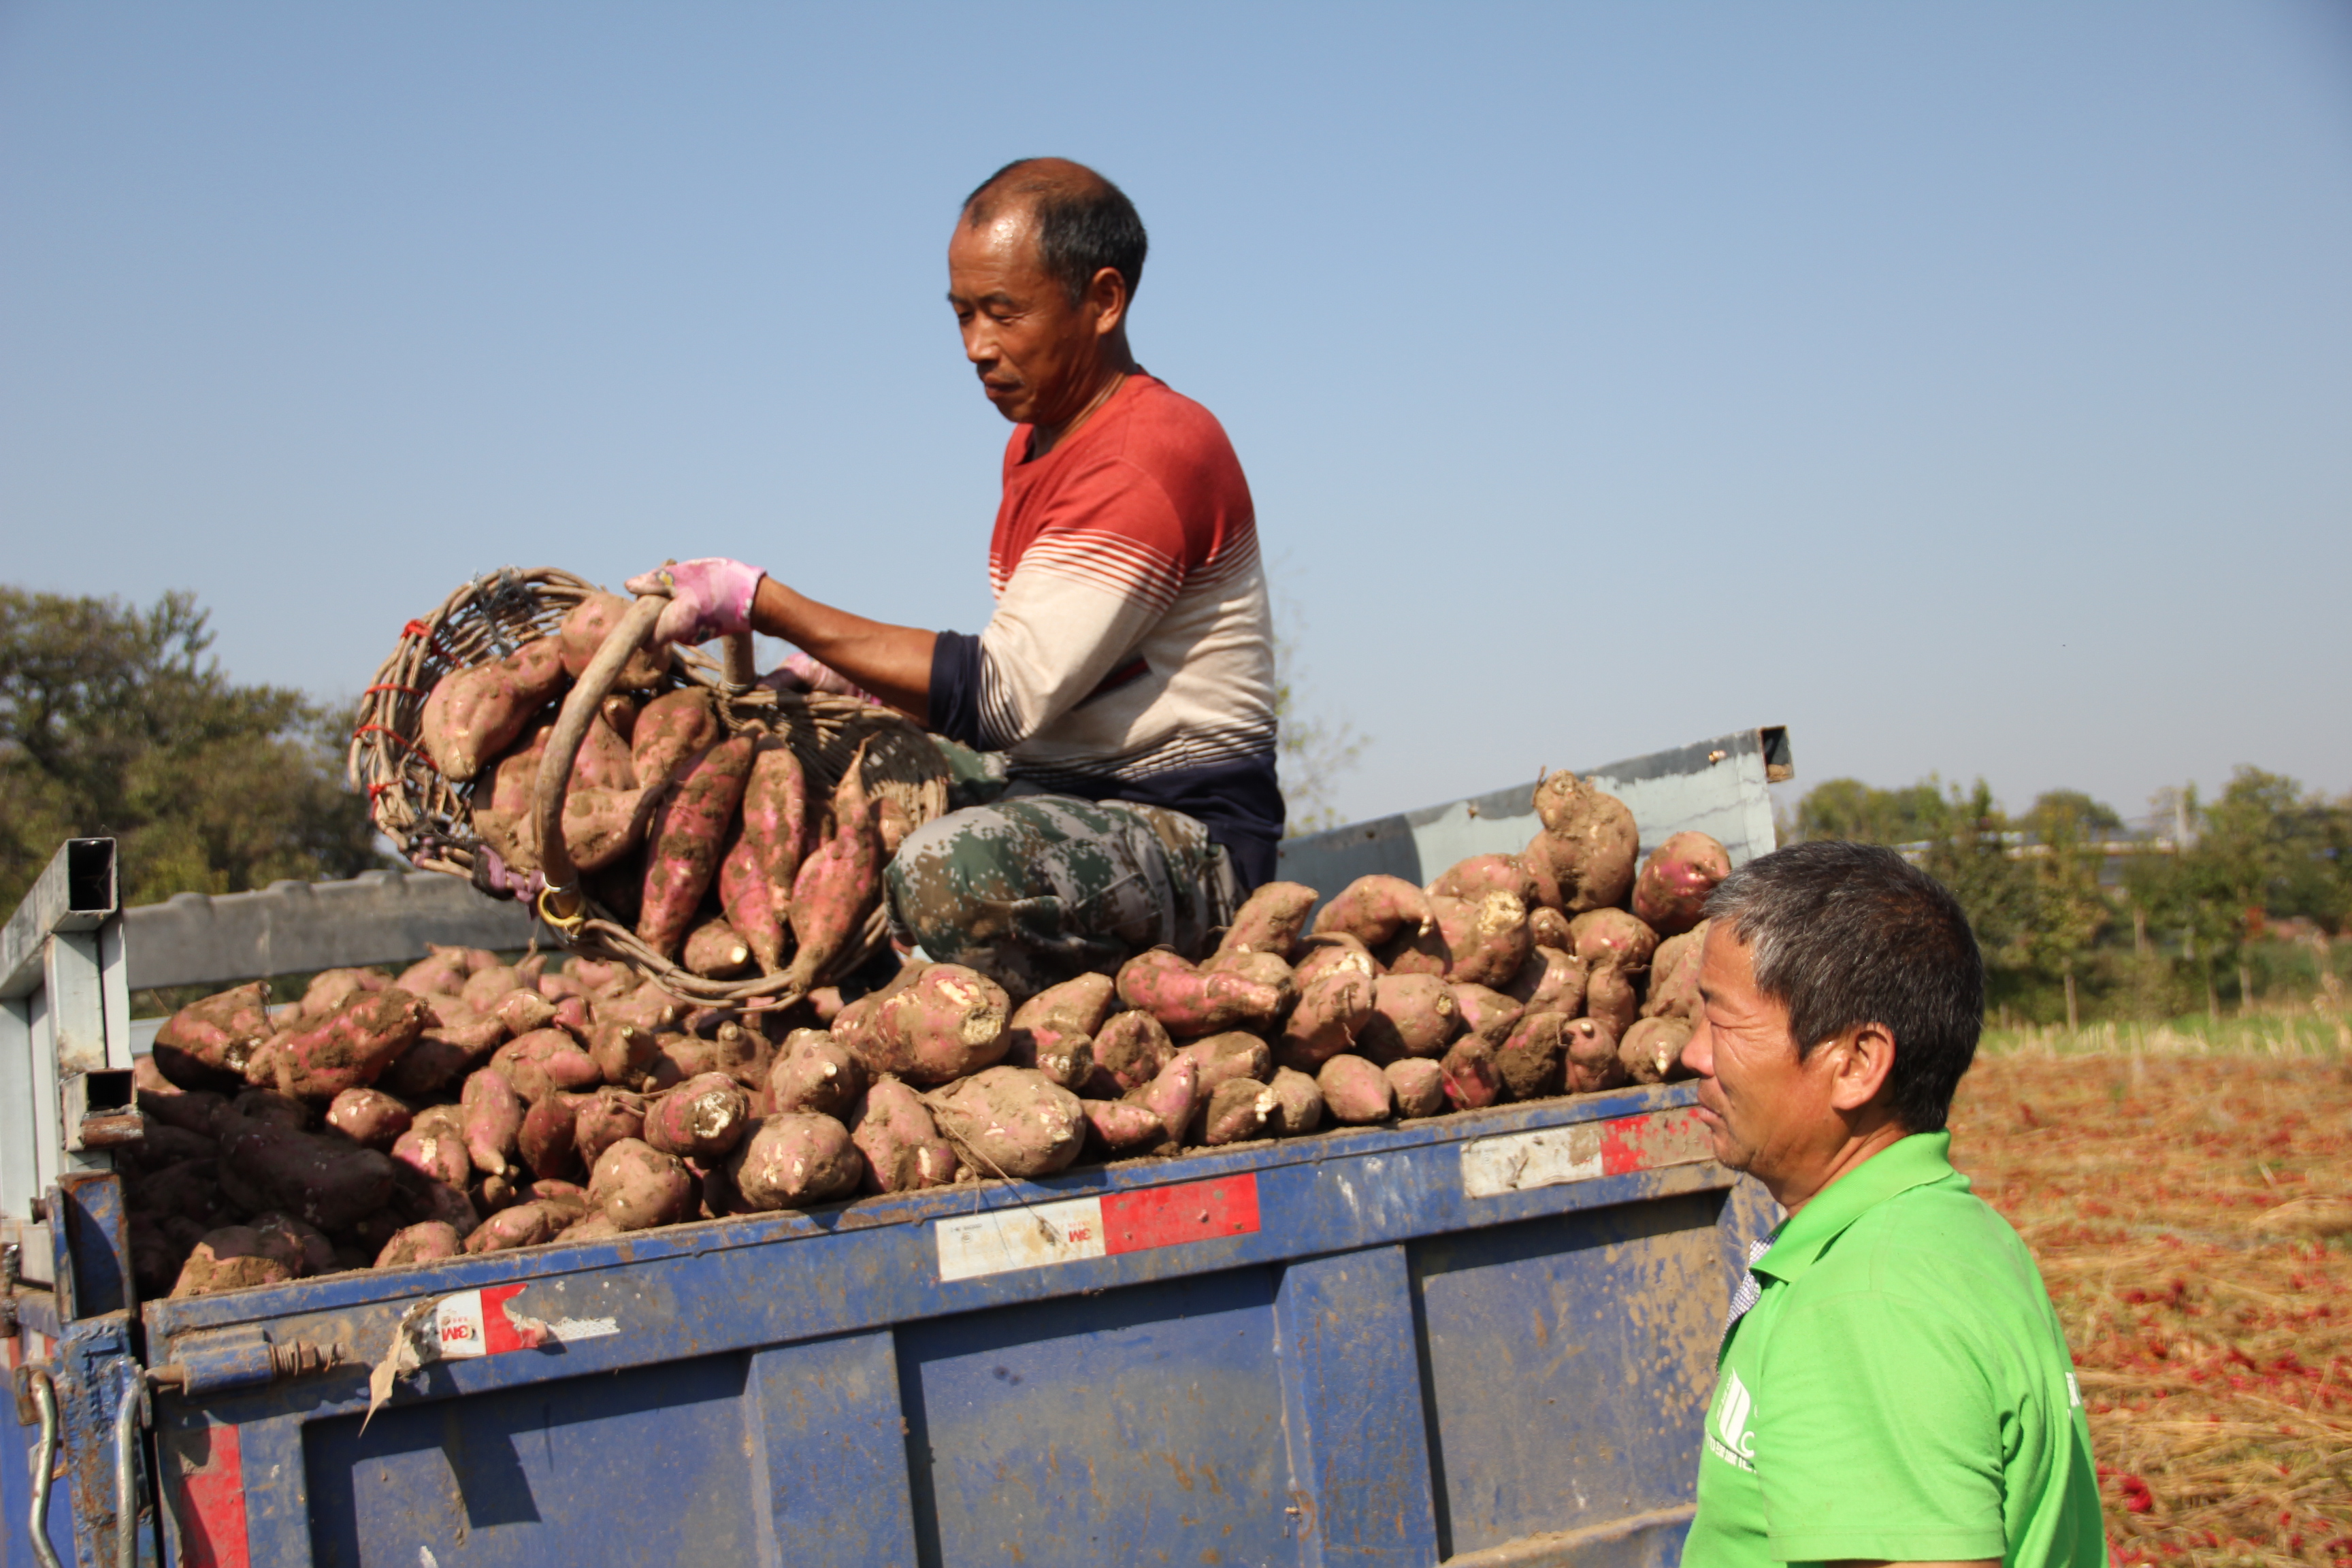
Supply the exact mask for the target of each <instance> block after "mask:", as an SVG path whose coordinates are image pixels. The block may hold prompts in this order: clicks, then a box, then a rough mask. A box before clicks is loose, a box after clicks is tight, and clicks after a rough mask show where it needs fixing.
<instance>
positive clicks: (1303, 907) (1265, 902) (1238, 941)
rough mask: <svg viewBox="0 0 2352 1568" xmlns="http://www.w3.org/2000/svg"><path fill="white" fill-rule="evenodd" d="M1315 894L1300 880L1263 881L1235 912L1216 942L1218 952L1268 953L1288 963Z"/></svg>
mask: <svg viewBox="0 0 2352 1568" xmlns="http://www.w3.org/2000/svg"><path fill="white" fill-rule="evenodd" d="M1317 896H1318V895H1317V893H1316V891H1315V889H1312V888H1309V887H1307V886H1306V885H1304V884H1303V883H1299V882H1267V883H1265V884H1264V885H1263V886H1261V887H1260V888H1259V889H1257V890H1256V891H1255V892H1254V893H1252V894H1251V895H1250V896H1249V897H1248V898H1247V899H1245V900H1243V902H1242V907H1241V908H1240V909H1238V910H1234V923H1233V924H1232V925H1231V926H1229V927H1228V928H1226V931H1225V934H1224V938H1223V941H1221V942H1218V943H1217V952H1218V954H1219V955H1220V956H1222V955H1223V954H1226V953H1231V952H1270V953H1272V954H1274V956H1275V957H1276V958H1279V959H1281V960H1283V961H1284V962H1285V963H1288V962H1289V960H1290V956H1291V954H1292V953H1293V952H1295V951H1296V950H1297V947H1298V942H1299V938H1300V937H1302V936H1304V935H1305V934H1306V932H1307V915H1308V913H1309V912H1311V911H1312V910H1314V908H1315V900H1316V898H1317Z"/></svg>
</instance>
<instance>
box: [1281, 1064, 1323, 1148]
mask: <svg viewBox="0 0 2352 1568" xmlns="http://www.w3.org/2000/svg"><path fill="white" fill-rule="evenodd" d="M1326 1059H1327V1060H1328V1058H1326ZM1266 1088H1268V1089H1272V1090H1273V1091H1274V1114H1273V1116H1272V1117H1270V1118H1268V1120H1267V1126H1266V1131H1270V1132H1272V1133H1273V1134H1274V1135H1275V1136H1276V1137H1277V1138H1297V1137H1302V1136H1304V1135H1305V1134H1307V1133H1309V1132H1312V1131H1315V1130H1316V1129H1317V1128H1318V1127H1320V1126H1322V1125H1323V1091H1322V1090H1321V1089H1318V1088H1316V1087H1315V1078H1314V1075H1313V1074H1312V1073H1304V1072H1300V1071H1298V1070H1297V1068H1275V1069H1274V1080H1273V1081H1272V1082H1271V1083H1268V1084H1267V1085H1266Z"/></svg>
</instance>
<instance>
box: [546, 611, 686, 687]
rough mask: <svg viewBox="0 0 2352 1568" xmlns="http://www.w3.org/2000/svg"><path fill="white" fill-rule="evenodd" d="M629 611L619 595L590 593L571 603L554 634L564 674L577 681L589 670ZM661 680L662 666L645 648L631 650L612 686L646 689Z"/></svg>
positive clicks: (654, 685) (657, 684)
mask: <svg viewBox="0 0 2352 1568" xmlns="http://www.w3.org/2000/svg"><path fill="white" fill-rule="evenodd" d="M628 613H629V601H628V600H626V599H625V598H623V597H621V595H618V594H604V593H597V594H591V595H588V596H587V597H586V598H584V599H582V600H581V601H580V602H579V603H578V604H576V605H572V613H571V614H570V615H568V616H564V617H563V627H562V630H561V631H559V632H558V633H557V634H556V646H557V648H558V651H559V653H560V654H561V656H562V660H563V673H564V674H566V675H568V676H570V677H571V678H572V679H574V680H577V679H580V678H581V677H582V676H583V675H584V674H586V673H587V671H588V666H589V664H590V663H591V662H592V661H593V660H594V658H595V657H596V653H597V650H598V649H600V648H602V647H604V639H605V638H606V637H610V636H612V635H613V632H614V628H616V627H617V626H620V624H621V622H622V621H623V619H625V617H626V616H627V615H628ZM661 682H662V669H661V665H660V664H659V663H657V662H656V659H655V657H654V655H653V654H651V653H650V652H648V651H647V650H646V649H645V648H638V649H636V650H635V652H633V653H631V654H630V655H629V657H628V658H627V660H626V661H625V663H623V664H622V666H621V672H620V674H619V675H617V676H615V677H614V680H613V685H614V688H615V689H618V690H622V691H646V690H650V689H652V688H654V687H656V686H659V685H660V684H661Z"/></svg>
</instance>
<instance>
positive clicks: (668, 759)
mask: <svg viewBox="0 0 2352 1568" xmlns="http://www.w3.org/2000/svg"><path fill="white" fill-rule="evenodd" d="M718 743H719V715H718V713H717V711H716V710H713V709H712V707H711V705H710V693H709V692H708V691H706V690H704V689H702V688H701V687H699V686H685V687H680V688H679V689H677V690H676V691H665V692H663V693H662V694H661V695H660V696H659V697H656V698H655V699H654V700H652V701H650V702H648V703H646V705H645V706H644V707H643V708H641V709H639V710H637V722H636V728H635V731H634V732H633V733H632V734H631V735H630V737H629V765H630V767H631V768H633V769H634V770H635V773H636V775H637V785H638V787H639V788H641V789H656V788H659V787H660V786H661V785H662V784H664V783H666V782H667V780H668V779H669V776H670V774H671V773H673V772H675V771H676V770H677V767H678V766H679V764H681V763H684V762H685V761H686V760H687V759H688V757H696V756H700V755H701V754H702V753H703V752H707V751H709V749H710V748H711V747H712V746H714V745H716V744H718Z"/></svg>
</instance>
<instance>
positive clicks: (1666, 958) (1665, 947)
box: [1642, 921, 1712, 1023]
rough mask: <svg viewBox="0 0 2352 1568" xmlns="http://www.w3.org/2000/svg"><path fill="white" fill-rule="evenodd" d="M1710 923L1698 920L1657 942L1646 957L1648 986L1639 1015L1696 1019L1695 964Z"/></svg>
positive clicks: (1696, 965)
mask: <svg viewBox="0 0 2352 1568" xmlns="http://www.w3.org/2000/svg"><path fill="white" fill-rule="evenodd" d="M1710 923H1712V922H1710V921H1699V922H1698V924H1696V925H1695V926H1693V927H1691V929H1690V930H1688V931H1684V932H1683V933H1682V934H1681V935H1679V936H1670V937H1668V938H1666V940H1665V941H1664V942H1660V943H1658V951H1657V953H1656V954H1655V956H1654V957H1653V958H1652V959H1651V960H1650V989H1649V993H1648V994H1647V995H1645V996H1644V997H1643V999H1642V1016H1643V1017H1644V1018H1688V1019H1690V1020H1691V1021H1692V1022H1694V1023H1696V1021H1697V1019H1698V1013H1699V998H1698V966H1699V961H1700V959H1701V958H1702V957H1703V956H1705V951H1706V929H1707V927H1708V925H1709V924H1710Z"/></svg>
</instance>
